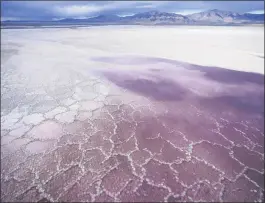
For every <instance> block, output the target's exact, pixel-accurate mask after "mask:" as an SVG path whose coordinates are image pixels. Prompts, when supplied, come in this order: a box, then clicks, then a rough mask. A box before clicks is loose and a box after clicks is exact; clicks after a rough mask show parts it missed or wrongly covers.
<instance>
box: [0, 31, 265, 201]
mask: <svg viewBox="0 0 265 203" xmlns="http://www.w3.org/2000/svg"><path fill="white" fill-rule="evenodd" d="M263 114H264V29H263V27H254V26H252V27H251V26H249V27H247V26H244V27H214V26H211V27H210V26H209V27H207V26H205V27H204V26H199V27H196V26H176V27H175V26H157V27H152V26H101V27H87V28H84V27H82V28H76V29H70V28H45V29H44V28H36V29H4V30H1V198H2V199H1V200H3V201H14V200H15V201H29V200H31V201H40V200H49V201H149V202H150V201H201V200H203V201H258V202H262V201H264V196H263V192H264V182H263V180H264V115H263ZM238 188H240V189H238Z"/></svg>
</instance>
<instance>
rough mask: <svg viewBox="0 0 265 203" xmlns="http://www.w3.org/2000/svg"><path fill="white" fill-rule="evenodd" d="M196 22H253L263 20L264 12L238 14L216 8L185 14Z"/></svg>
mask: <svg viewBox="0 0 265 203" xmlns="http://www.w3.org/2000/svg"><path fill="white" fill-rule="evenodd" d="M187 17H188V18H190V19H192V20H194V21H196V22H206V23H213V22H215V23H251V22H253V23H255V22H264V14H249V13H244V14H239V13H235V12H231V11H222V10H218V9H213V10H208V11H204V12H200V13H194V14H191V15H188V16H187Z"/></svg>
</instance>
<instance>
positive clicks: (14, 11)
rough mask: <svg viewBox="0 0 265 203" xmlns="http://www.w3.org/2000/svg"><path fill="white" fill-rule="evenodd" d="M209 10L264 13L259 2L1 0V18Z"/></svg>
mask: <svg viewBox="0 0 265 203" xmlns="http://www.w3.org/2000/svg"><path fill="white" fill-rule="evenodd" d="M209 9H220V10H228V11H234V12H240V13H243V12H244V13H245V12H252V13H264V2H263V1H1V20H52V19H60V18H67V17H72V18H85V17H91V16H97V15H100V14H116V15H120V16H126V15H132V14H135V13H138V12H145V11H150V10H159V11H165V12H174V13H179V14H183V15H186V14H190V13H196V12H200V11H204V10H209Z"/></svg>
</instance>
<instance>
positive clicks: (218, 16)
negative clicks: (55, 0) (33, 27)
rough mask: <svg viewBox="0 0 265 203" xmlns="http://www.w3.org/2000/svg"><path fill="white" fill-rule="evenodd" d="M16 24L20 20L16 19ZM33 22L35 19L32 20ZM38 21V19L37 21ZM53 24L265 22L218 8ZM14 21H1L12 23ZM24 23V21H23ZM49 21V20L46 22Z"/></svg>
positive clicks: (70, 19) (254, 16) (71, 19)
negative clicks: (182, 13)
mask: <svg viewBox="0 0 265 203" xmlns="http://www.w3.org/2000/svg"><path fill="white" fill-rule="evenodd" d="M14 22H15V23H16V24H17V23H19V22H18V21H14ZM32 22H33V21H32ZM35 22H36V21H35ZM50 22H51V23H52V24H54V23H55V24H173V25H191V24H194V25H198V24H203V25H219V24H220V25H224V24H264V14H249V13H244V14H239V13H236V12H231V11H222V10H218V9H213V10H208V11H204V12H200V13H194V14H190V15H187V16H184V15H180V14H175V13H167V12H160V11H155V10H154V11H149V12H143V13H137V14H135V15H132V16H126V17H120V16H117V15H99V16H96V17H90V18H84V19H75V18H65V19H61V20H57V21H50ZM12 23H13V21H4V22H1V24H2V25H8V24H9V25H12ZM21 23H22V21H21ZM46 23H47V22H46Z"/></svg>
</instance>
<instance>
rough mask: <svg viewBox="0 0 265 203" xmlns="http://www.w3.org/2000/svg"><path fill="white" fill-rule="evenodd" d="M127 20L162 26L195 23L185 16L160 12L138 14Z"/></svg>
mask: <svg viewBox="0 0 265 203" xmlns="http://www.w3.org/2000/svg"><path fill="white" fill-rule="evenodd" d="M125 19H126V20H130V21H132V22H135V23H137V22H139V23H140V22H150V23H155V24H160V23H169V24H172V23H173V24H188V23H192V22H194V21H193V20H191V19H189V18H188V17H186V16H183V15H179V14H175V13H166V12H159V11H149V12H144V13H138V14H135V15H133V16H128V17H125Z"/></svg>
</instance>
